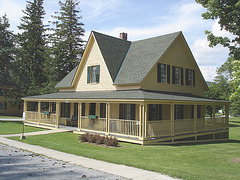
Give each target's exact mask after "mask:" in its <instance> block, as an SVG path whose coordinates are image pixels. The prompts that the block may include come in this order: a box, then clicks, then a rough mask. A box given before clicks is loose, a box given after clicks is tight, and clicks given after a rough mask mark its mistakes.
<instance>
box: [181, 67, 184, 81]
mask: <svg viewBox="0 0 240 180" xmlns="http://www.w3.org/2000/svg"><path fill="white" fill-rule="evenodd" d="M181 85H184V78H183V68H181Z"/></svg>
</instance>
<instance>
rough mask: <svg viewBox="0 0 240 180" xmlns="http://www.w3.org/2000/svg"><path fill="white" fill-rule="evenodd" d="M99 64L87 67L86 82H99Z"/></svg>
mask: <svg viewBox="0 0 240 180" xmlns="http://www.w3.org/2000/svg"><path fill="white" fill-rule="evenodd" d="M99 75H100V66H99V65H97V66H88V68H87V83H88V84H89V83H92V84H94V83H99Z"/></svg>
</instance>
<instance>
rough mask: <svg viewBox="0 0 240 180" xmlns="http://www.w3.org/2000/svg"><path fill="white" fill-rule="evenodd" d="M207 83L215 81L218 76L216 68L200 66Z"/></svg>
mask: <svg viewBox="0 0 240 180" xmlns="http://www.w3.org/2000/svg"><path fill="white" fill-rule="evenodd" d="M199 68H200V70H201V72H202V74H203V77H204V79H205V81H213V79H214V77H215V76H216V75H217V73H216V70H217V67H216V66H199Z"/></svg>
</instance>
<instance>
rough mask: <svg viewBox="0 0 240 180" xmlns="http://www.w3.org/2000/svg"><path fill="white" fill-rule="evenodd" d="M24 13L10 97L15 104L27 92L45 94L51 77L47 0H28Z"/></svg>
mask: <svg viewBox="0 0 240 180" xmlns="http://www.w3.org/2000/svg"><path fill="white" fill-rule="evenodd" d="M23 13H24V15H23V17H22V18H21V23H20V26H18V28H19V30H21V33H19V34H18V35H17V36H16V37H17V46H18V53H17V55H16V60H15V62H14V64H13V65H14V67H13V68H14V69H13V72H12V84H13V86H12V88H11V90H10V92H9V93H8V97H7V99H8V100H9V102H10V103H11V104H15V103H17V102H20V99H21V98H22V97H25V96H31V95H37V94H42V88H43V87H44V84H45V83H46V81H47V79H46V77H45V75H44V67H43V66H44V64H45V62H46V60H47V58H48V57H47V45H46V33H45V32H46V28H45V26H44V25H43V18H44V15H45V11H44V8H43V0H33V2H31V1H27V5H26V9H25V10H24V11H23Z"/></svg>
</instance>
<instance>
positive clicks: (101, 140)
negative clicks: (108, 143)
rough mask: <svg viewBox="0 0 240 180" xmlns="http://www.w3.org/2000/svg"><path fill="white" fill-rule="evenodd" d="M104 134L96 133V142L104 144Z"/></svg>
mask: <svg viewBox="0 0 240 180" xmlns="http://www.w3.org/2000/svg"><path fill="white" fill-rule="evenodd" d="M104 139H105V137H104V136H100V135H99V134H97V135H96V143H97V144H104Z"/></svg>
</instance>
